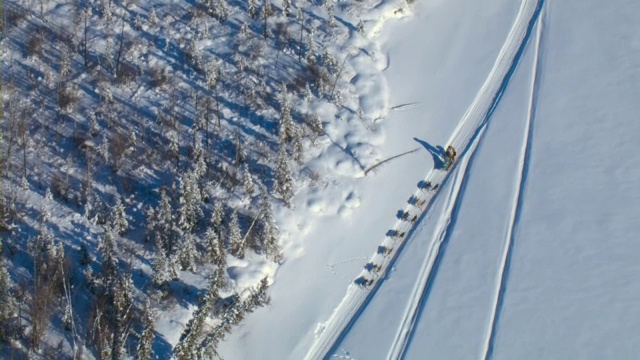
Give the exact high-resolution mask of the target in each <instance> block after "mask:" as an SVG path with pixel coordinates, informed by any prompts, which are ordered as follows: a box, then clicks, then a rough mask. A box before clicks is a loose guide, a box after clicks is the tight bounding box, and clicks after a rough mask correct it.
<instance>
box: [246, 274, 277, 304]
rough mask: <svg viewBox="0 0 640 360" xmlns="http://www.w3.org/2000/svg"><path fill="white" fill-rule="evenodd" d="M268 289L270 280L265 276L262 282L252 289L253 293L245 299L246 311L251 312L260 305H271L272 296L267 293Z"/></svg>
mask: <svg viewBox="0 0 640 360" xmlns="http://www.w3.org/2000/svg"><path fill="white" fill-rule="evenodd" d="M267 289H269V280H268V279H267V277H266V276H265V277H263V278H262V279H261V280H260V284H258V286H257V287H256V288H255V289H252V291H251V295H250V296H249V298H247V300H246V301H245V306H244V307H245V309H246V311H248V312H251V311H253V309H255V308H258V307H260V306H265V305H269V303H270V302H271V298H270V297H269V295H268V294H267Z"/></svg>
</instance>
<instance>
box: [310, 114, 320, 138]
mask: <svg viewBox="0 0 640 360" xmlns="http://www.w3.org/2000/svg"><path fill="white" fill-rule="evenodd" d="M309 126H310V127H311V130H313V132H314V133H315V134H316V136H321V135H323V134H324V126H323V125H322V121H320V117H319V116H318V114H315V113H314V114H311V115H309Z"/></svg>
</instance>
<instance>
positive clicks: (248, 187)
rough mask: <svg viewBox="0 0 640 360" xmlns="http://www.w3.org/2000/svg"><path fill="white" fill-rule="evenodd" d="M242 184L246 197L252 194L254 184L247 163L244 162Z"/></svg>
mask: <svg viewBox="0 0 640 360" xmlns="http://www.w3.org/2000/svg"><path fill="white" fill-rule="evenodd" d="M242 185H243V187H244V193H245V194H247V196H248V197H251V196H253V192H254V190H255V186H254V184H253V178H252V177H251V171H250V170H249V165H247V164H246V163H245V164H243V165H242Z"/></svg>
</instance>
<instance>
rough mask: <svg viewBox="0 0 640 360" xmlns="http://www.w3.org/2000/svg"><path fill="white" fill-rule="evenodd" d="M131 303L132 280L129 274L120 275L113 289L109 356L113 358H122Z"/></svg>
mask: <svg viewBox="0 0 640 360" xmlns="http://www.w3.org/2000/svg"><path fill="white" fill-rule="evenodd" d="M132 305H133V281H132V280H131V275H130V274H127V275H124V276H121V277H120V278H119V279H118V281H117V282H116V284H115V286H114V289H113V310H114V311H113V313H112V314H111V316H112V318H111V323H112V324H113V340H112V341H113V342H112V347H111V356H112V359H113V360H119V359H123V358H124V354H125V353H126V352H125V349H124V344H125V339H126V337H127V335H128V333H127V330H128V325H129V320H130V319H131V307H132Z"/></svg>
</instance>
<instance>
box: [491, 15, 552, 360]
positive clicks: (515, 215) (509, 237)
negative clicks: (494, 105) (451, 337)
mask: <svg viewBox="0 0 640 360" xmlns="http://www.w3.org/2000/svg"><path fill="white" fill-rule="evenodd" d="M543 29H544V12H542V14H541V15H540V21H539V22H538V26H537V31H536V42H535V60H534V62H533V75H532V77H531V98H530V101H529V114H528V116H527V122H526V125H525V133H524V138H523V141H522V148H521V151H520V161H519V171H518V178H517V180H516V193H515V195H514V197H513V206H512V209H511V213H510V217H509V227H508V229H507V233H506V235H505V243H504V247H503V252H502V257H501V262H500V270H499V273H498V284H497V286H496V292H495V299H494V301H493V308H492V313H491V320H490V322H489V326H488V331H487V335H486V336H487V337H486V340H485V346H484V350H483V357H482V358H483V359H484V360H488V359H490V358H491V356H492V354H493V344H494V341H495V335H496V330H497V328H498V322H499V319H500V312H501V310H502V304H503V301H504V293H505V289H506V285H507V279H508V277H509V267H510V266H511V252H512V249H513V243H514V240H515V239H514V238H515V234H514V231H515V228H516V226H517V223H518V219H519V217H520V209H521V207H522V196H523V190H524V187H525V183H526V180H527V173H528V171H529V157H530V155H531V138H532V135H533V132H532V128H533V121H534V119H535V115H536V109H535V106H536V100H537V96H538V86H539V79H538V75H539V73H538V69H539V61H540V44H541V42H542V36H543V34H542V31H543Z"/></svg>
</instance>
